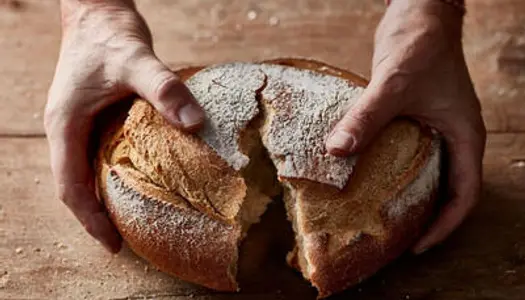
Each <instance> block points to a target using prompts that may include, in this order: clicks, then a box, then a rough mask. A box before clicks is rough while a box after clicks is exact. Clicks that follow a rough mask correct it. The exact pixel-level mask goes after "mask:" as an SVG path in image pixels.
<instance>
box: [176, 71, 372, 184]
mask: <svg viewBox="0 0 525 300" xmlns="http://www.w3.org/2000/svg"><path fill="white" fill-rule="evenodd" d="M265 80H266V81H267V82H265ZM265 83H266V86H264V84H265ZM186 84H187V85H188V87H189V89H190V90H191V91H192V93H193V94H194V95H195V97H196V99H197V101H198V102H199V103H200V104H201V105H202V106H203V108H204V110H205V111H206V114H207V121H206V124H205V127H204V129H203V130H202V131H201V132H200V136H201V138H202V139H203V140H204V141H205V142H206V143H207V144H208V145H209V146H210V147H211V148H213V149H214V150H215V151H216V152H217V153H218V154H219V155H220V156H221V157H222V158H223V159H224V160H225V161H227V162H228V163H229V165H230V166H232V167H233V168H234V169H236V170H240V169H242V168H243V167H245V166H246V165H247V164H248V162H249V158H248V157H247V156H246V154H244V153H242V152H241V150H240V147H239V139H240V134H241V132H242V131H243V130H244V129H245V128H246V127H247V125H248V123H249V122H250V121H251V120H252V119H253V118H255V117H256V116H257V115H258V114H259V109H258V103H257V93H261V95H262V100H261V101H262V102H263V105H265V107H266V110H267V114H268V116H267V118H268V121H267V124H266V125H265V126H264V128H263V142H264V144H265V146H266V148H267V149H268V151H269V153H270V155H271V156H272V158H273V160H274V162H275V163H276V167H277V172H278V175H279V176H281V177H289V178H303V179H309V180H313V181H318V182H322V183H326V184H330V185H333V186H335V187H338V188H343V187H344V186H345V185H346V183H347V181H348V178H349V176H350V174H351V172H352V167H353V166H354V165H355V159H356V158H355V157H348V158H340V157H335V156H332V155H329V154H327V153H326V150H325V141H326V138H327V137H328V134H329V133H330V130H331V129H332V128H333V126H334V125H335V123H336V122H337V121H338V120H339V119H340V118H341V117H342V115H343V113H344V111H345V109H346V108H348V107H350V106H352V105H353V104H354V103H355V101H356V100H357V99H358V97H359V96H360V95H361V93H362V91H363V88H362V87H358V86H356V85H352V84H351V83H350V82H349V81H347V80H344V79H342V78H338V77H334V76H329V75H325V74H321V73H317V72H313V71H309V70H301V69H296V68H292V67H285V66H280V65H270V64H250V63H231V64H224V65H220V66H216V67H209V68H206V69H203V70H202V71H200V72H198V73H196V74H195V75H194V76H193V77H191V78H190V79H189V80H188V81H187V83H186Z"/></svg>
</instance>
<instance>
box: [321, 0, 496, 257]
mask: <svg viewBox="0 0 525 300" xmlns="http://www.w3.org/2000/svg"><path fill="white" fill-rule="evenodd" d="M461 30H462V14H461V13H460V12H459V11H458V10H457V9H456V8H454V7H453V6H451V5H449V4H445V3H443V2H440V1H435V0H396V1H392V3H391V5H390V6H389V8H388V10H387V12H386V14H385V16H384V17H383V19H382V21H381V23H380V24H379V27H378V29H377V31H376V36H375V38H376V40H375V51H374V57H373V68H372V78H371V81H370V83H369V85H368V87H367V88H366V90H365V92H364V94H363V95H362V97H361V98H360V99H359V101H358V103H357V104H356V105H355V106H353V107H352V108H351V110H349V111H348V112H347V113H346V114H345V116H344V117H343V119H342V120H340V121H339V123H338V124H337V125H336V126H335V127H334V130H333V131H332V134H331V136H330V137H329V139H328V140H327V143H326V146H327V149H328V151H329V152H330V153H331V154H333V155H348V154H351V153H356V152H359V151H361V150H362V149H363V148H364V147H366V145H367V143H368V142H369V141H370V140H371V139H373V138H374V136H375V135H376V134H377V133H378V132H379V131H380V130H381V129H382V128H383V127H384V126H385V125H386V124H387V123H389V122H390V121H391V120H392V119H393V118H394V117H396V116H401V115H402V116H408V117H411V118H413V119H415V120H418V121H420V122H421V123H424V124H427V125H429V126H431V127H433V128H435V129H436V130H437V131H439V132H440V133H441V134H442V135H443V137H444V139H445V141H446V143H447V149H448V152H449V156H450V173H449V174H448V175H449V176H448V177H449V188H450V191H449V193H450V198H451V199H450V201H449V202H448V203H447V204H446V206H445V207H444V208H443V209H442V211H441V213H440V216H439V218H438V219H437V221H436V222H435V223H434V224H433V225H432V226H431V228H430V229H429V231H428V232H427V233H426V234H425V235H424V236H423V237H422V238H421V239H420V240H419V241H418V243H416V245H415V246H414V247H413V251H414V252H416V253H421V252H423V251H425V250H426V249H428V248H430V247H432V246H434V245H435V244H437V243H439V242H441V241H443V240H444V239H445V238H446V237H447V236H448V235H449V234H450V233H451V232H452V231H453V230H455V229H456V228H457V227H458V226H459V225H460V224H461V222H462V221H463V220H464V219H465V217H466V216H467V214H468V213H469V211H470V210H471V209H472V208H473V207H474V205H475V204H476V202H477V200H478V198H479V196H480V187H481V175H482V159H483V154H484V146H485V139H486V130H485V126H484V124H483V119H482V116H481V106H480V103H479V100H478V98H477V96H476V93H475V91H474V88H473V85H472V82H471V79H470V76H469V73H468V70H467V66H466V63H465V59H464V56H463V49H462V44H461Z"/></svg>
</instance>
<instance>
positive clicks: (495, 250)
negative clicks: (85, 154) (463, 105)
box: [0, 0, 525, 300]
mask: <svg viewBox="0 0 525 300" xmlns="http://www.w3.org/2000/svg"><path fill="white" fill-rule="evenodd" d="M137 3H138V6H139V9H140V10H141V11H142V12H143V14H144V16H145V17H146V19H147V20H148V22H149V24H150V27H151V29H152V32H153V34H154V38H155V48H156V51H157V54H158V55H159V57H160V58H161V59H162V60H163V61H165V62H166V63H167V64H169V65H170V66H172V67H180V66H187V65H195V64H209V63H218V62H225V61H231V60H253V59H266V58H272V57H278V56H302V57H313V58H316V59H319V60H324V61H326V62H328V63H331V64H337V65H339V66H341V67H344V68H347V69H350V70H352V71H354V72H357V73H361V74H363V75H364V76H369V75H370V71H369V68H370V59H371V55H372V49H373V34H374V30H375V26H376V24H377V22H378V21H379V20H380V18H381V15H382V13H383V12H384V5H383V1H382V0H374V1H366V0H355V1H345V0H327V1H318V0H273V1H270V0H266V1H255V0H200V1H197V0H188V1H182V0H181V1H168V0H138V1H137ZM467 4H468V8H469V12H468V14H467V18H466V24H465V29H464V32H465V34H464V46H465V52H466V57H467V62H468V65H469V69H470V71H471V73H472V77H473V79H474V83H475V86H476V90H477V92H478V95H479V97H480V99H481V101H482V105H483V115H484V117H485V122H486V124H487V127H488V129H489V131H491V132H492V133H491V134H490V135H489V138H488V142H487V148H486V157H485V162H484V186H483V196H482V199H481V201H480V203H479V205H478V206H477V207H476V208H475V210H474V212H473V213H472V215H471V216H470V218H469V219H468V221H467V222H466V223H465V224H464V225H463V226H462V227H461V228H460V229H459V230H458V231H456V232H455V233H454V234H453V236H452V237H451V238H450V239H448V240H447V241H446V243H444V244H443V245H442V246H440V247H437V248H435V249H433V250H431V251H429V252H427V253H425V254H423V255H421V256H418V257H415V256H412V255H408V254H407V255H405V256H404V257H402V258H400V259H399V260H398V261H396V262H395V263H393V264H391V265H389V266H388V267H386V268H385V269H384V270H382V271H381V272H379V273H378V274H377V275H376V276H374V277H373V278H371V279H370V280H367V281H366V282H364V283H363V284H362V285H360V286H359V287H356V288H354V289H351V290H349V291H348V292H346V293H344V294H342V295H339V296H337V297H334V299H357V300H372V299H374V300H375V299H428V300H456V299H457V300H459V299H491V300H492V299H505V300H514V299H516V300H518V299H524V298H525V296H524V295H525V133H524V132H525V104H524V102H523V99H525V73H524V70H525V14H524V13H523V12H524V11H525V1H522V0H499V1H498V0H467ZM59 43H60V27H59V18H58V0H24V1H22V0H0V91H1V93H0V105H1V107H0V191H1V193H0V299H177V300H178V299H200V300H204V299H210V300H211V299H214V300H216V299H221V300H222V299H227V300H230V299H231V300H237V299H241V300H245V299H246V300H248V299H254V300H259V299H314V298H315V292H314V291H313V290H312V289H311V288H310V287H309V285H308V284H307V283H305V282H304V281H303V280H302V279H301V278H300V276H299V274H297V273H295V272H293V271H291V270H290V269H288V268H286V267H284V264H283V261H282V260H280V258H279V257H281V256H279V255H273V256H271V257H270V258H269V261H268V263H267V264H265V265H264V267H262V268H261V274H260V275H258V276H255V277H253V278H247V279H246V280H245V284H244V288H243V291H242V292H241V293H240V294H224V293H215V292H211V291H208V290H206V289H203V288H199V287H196V286H194V285H192V284H189V283H185V282H182V281H180V280H177V279H174V278H171V277H169V276H167V275H165V274H162V273H160V272H158V271H156V270H154V269H152V268H151V267H150V266H149V265H148V264H147V263H145V262H144V261H143V260H141V259H139V258H138V257H136V256H135V255H134V254H133V253H131V252H130V251H129V250H128V249H127V248H126V247H125V248H124V250H123V251H122V252H121V253H120V254H118V255H110V254H108V253H107V252H105V250H104V249H103V248H102V247H100V246H99V245H98V244H97V243H96V242H95V241H94V240H93V239H91V238H90V237H89V236H88V234H87V233H85V232H84V230H83V228H82V227H81V226H80V225H79V224H78V222H77V221H76V220H75V219H74V217H73V216H72V214H71V213H70V212H69V211H68V210H67V208H66V207H65V206H64V205H63V204H62V203H60V202H59V201H57V200H55V197H54V194H53V185H52V178H51V174H50V170H49V161H48V149H47V143H46V140H45V138H44V136H43V127H42V111H43V108H44V105H45V101H46V93H47V89H48V86H49V84H50V82H51V80H52V76H53V72H54V65H55V63H56V59H57V52H58V48H59ZM437 84H438V83H437ZM278 214H279V210H276V211H275V215H278ZM275 215H272V213H270V214H269V215H267V216H266V220H267V221H266V222H271V221H272V218H273V217H274V216H275ZM268 220H269V221H268ZM276 251H277V250H276ZM279 251H282V249H279Z"/></svg>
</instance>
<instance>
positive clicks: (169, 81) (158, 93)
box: [150, 70, 180, 102]
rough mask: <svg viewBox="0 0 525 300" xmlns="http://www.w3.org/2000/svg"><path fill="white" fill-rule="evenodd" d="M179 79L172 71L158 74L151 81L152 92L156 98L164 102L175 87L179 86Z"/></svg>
mask: <svg viewBox="0 0 525 300" xmlns="http://www.w3.org/2000/svg"><path fill="white" fill-rule="evenodd" d="M179 82H180V81H179V78H178V77H177V76H175V74H173V73H172V72H170V71H167V70H162V71H159V72H157V73H156V74H155V75H154V76H153V77H152V79H151V82H150V90H151V91H152V93H153V94H154V95H155V98H156V99H158V100H159V101H161V102H163V101H165V100H167V99H168V96H169V94H170V93H171V91H172V89H173V87H174V85H176V84H178V83H179Z"/></svg>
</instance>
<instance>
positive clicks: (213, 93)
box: [186, 63, 265, 171]
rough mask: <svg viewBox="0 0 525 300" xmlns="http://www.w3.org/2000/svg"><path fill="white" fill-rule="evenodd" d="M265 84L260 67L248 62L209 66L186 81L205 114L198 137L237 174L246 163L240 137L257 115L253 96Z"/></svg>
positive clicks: (257, 111)
mask: <svg viewBox="0 0 525 300" xmlns="http://www.w3.org/2000/svg"><path fill="white" fill-rule="evenodd" d="M264 83H265V76H264V74H263V73H262V72H261V71H260V70H259V68H257V66H256V65H253V64H247V63H231V64H225V65H220V66H216V67H209V68H206V69H204V70H202V71H200V72H198V73H197V74H195V75H194V76H192V77H191V78H190V79H189V80H188V81H187V82H186V85H187V86H188V88H189V89H190V91H191V92H192V93H193V95H194V96H195V98H196V100H197V101H198V102H199V103H200V104H201V106H202V107H203V109H204V111H205V112H206V122H205V125H204V128H203V129H202V130H201V131H200V133H199V135H200V137H201V138H202V139H203V140H204V141H205V142H206V143H207V144H208V145H209V146H210V147H211V148H213V149H214V150H215V151H216V152H217V153H218V154H219V155H220V156H221V157H222V158H223V159H224V160H225V161H226V162H228V164H229V165H230V166H231V167H233V168H234V169H235V170H237V171H238V170H240V169H242V168H243V167H245V166H246V165H248V162H249V158H248V156H246V154H244V153H242V152H241V150H240V147H239V136H240V134H241V132H242V131H243V130H244V129H245V128H246V127H247V126H248V123H249V122H250V121H251V120H252V119H253V118H255V117H256V116H257V115H258V114H259V108H258V103H257V100H256V94H257V91H258V90H259V89H261V88H262V87H263V85H264Z"/></svg>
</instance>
